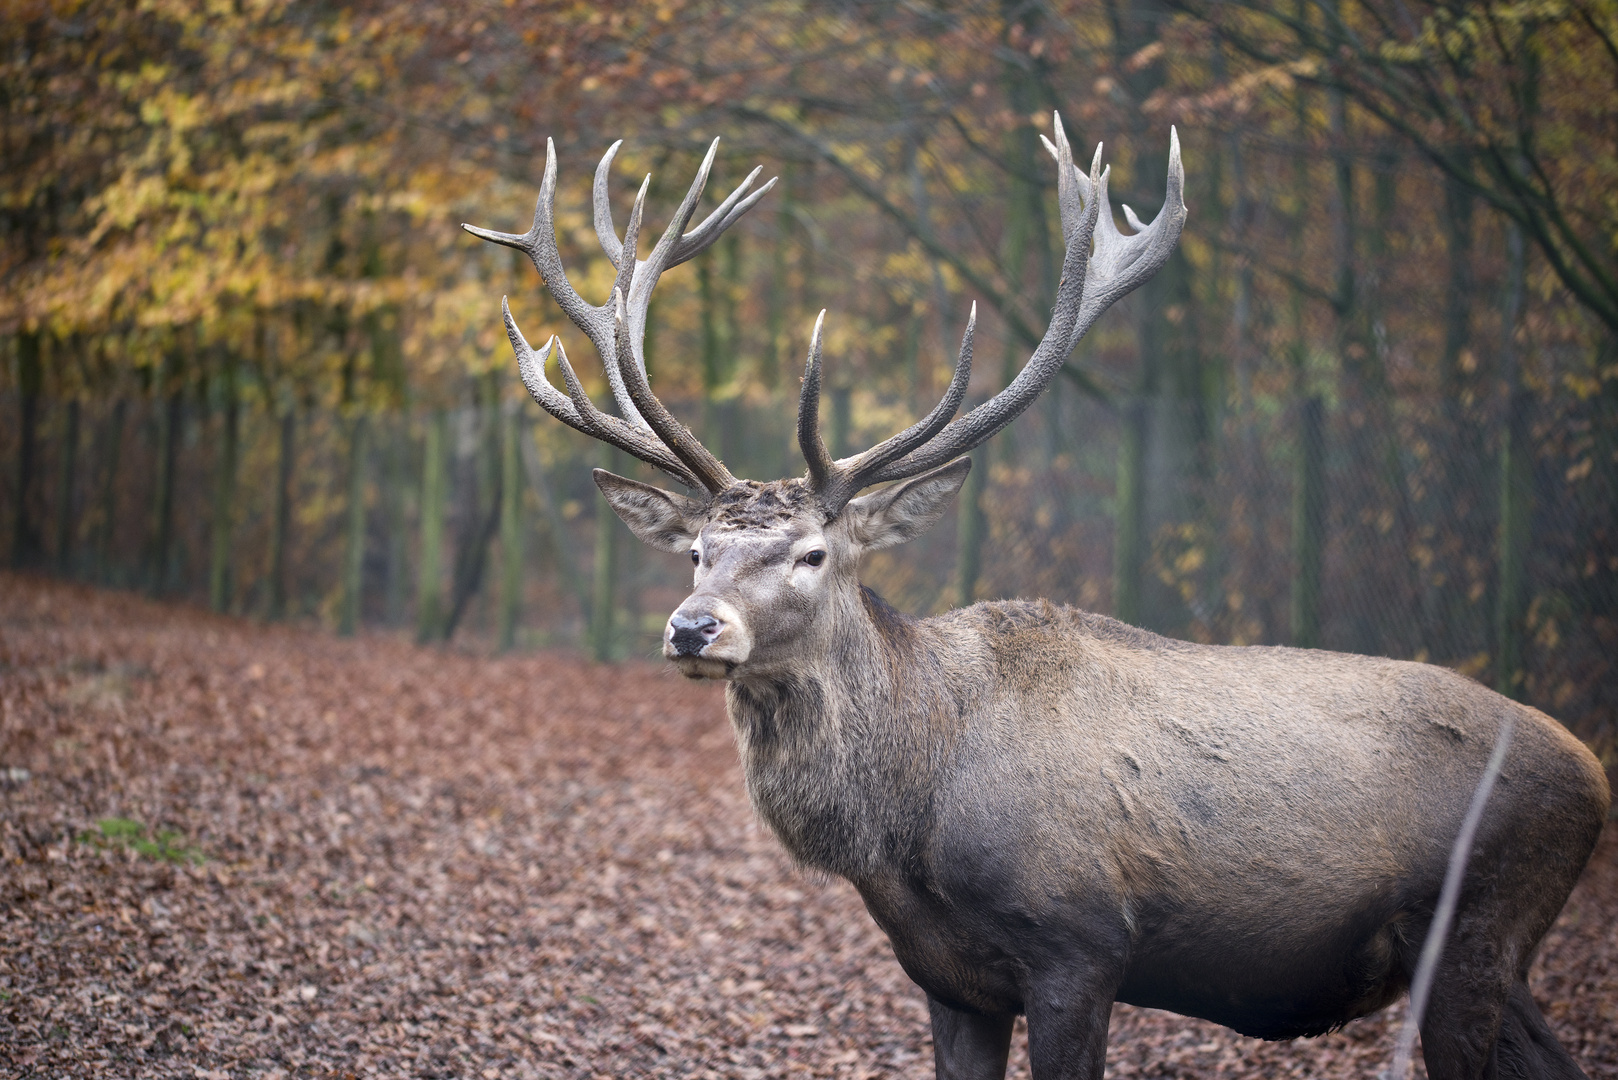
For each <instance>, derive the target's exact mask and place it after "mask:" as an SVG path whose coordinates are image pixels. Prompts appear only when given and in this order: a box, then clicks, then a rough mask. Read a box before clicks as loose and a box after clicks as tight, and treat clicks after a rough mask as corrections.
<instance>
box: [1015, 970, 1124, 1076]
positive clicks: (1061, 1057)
mask: <svg viewBox="0 0 1618 1080" xmlns="http://www.w3.org/2000/svg"><path fill="white" fill-rule="evenodd" d="M1115 989H1116V988H1115V987H1114V986H1112V985H1110V984H1109V985H1106V986H1102V985H1098V984H1095V983H1092V982H1086V981H1085V980H1083V979H1079V978H1066V979H1061V980H1056V981H1051V982H1044V983H1041V984H1039V985H1037V986H1036V987H1035V988H1034V989H1033V992H1031V993H1030V994H1029V995H1028V1000H1027V1001H1026V1002H1025V1003H1024V1007H1025V1010H1026V1012H1027V1015H1028V1065H1029V1071H1030V1072H1032V1073H1033V1075H1034V1080H1101V1075H1102V1073H1103V1071H1104V1070H1105V1069H1106V1065H1107V1024H1108V1022H1109V1021H1110V1020H1111V1019H1112V999H1113V993H1114V991H1115Z"/></svg>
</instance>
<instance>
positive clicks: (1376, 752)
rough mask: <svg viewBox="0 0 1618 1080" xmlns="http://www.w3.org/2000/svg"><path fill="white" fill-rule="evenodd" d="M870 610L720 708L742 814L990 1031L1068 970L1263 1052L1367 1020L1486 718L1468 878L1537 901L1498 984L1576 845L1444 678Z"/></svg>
mask: <svg viewBox="0 0 1618 1080" xmlns="http://www.w3.org/2000/svg"><path fill="white" fill-rule="evenodd" d="M864 607H865V608H866V610H867V613H868V619H867V620H866V622H865V625H863V626H860V627H857V628H856V629H854V630H853V632H851V633H849V634H848V635H847V636H846V638H845V639H844V640H842V641H839V642H838V643H837V645H836V646H834V647H833V649H832V650H831V651H830V653H829V655H828V656H827V657H825V658H821V659H819V660H818V662H810V663H806V664H805V665H804V666H803V667H802V668H801V669H800V670H797V671H794V672H792V673H791V674H790V675H777V676H774V677H767V678H764V679H761V680H757V681H755V680H748V679H741V680H736V681H733V682H732V683H731V684H730V686H729V688H728V691H727V705H728V711H729V713H730V717H731V720H732V723H733V724H734V725H735V728H736V734H737V740H738V745H739V747H740V749H741V754H742V760H743V764H744V768H745V771H746V776H747V780H748V787H749V792H750V794H751V796H752V799H753V801H754V805H755V806H756V808H757V810H758V813H759V815H760V817H761V818H762V819H763V820H764V821H765V822H767V823H768V824H769V825H770V826H771V828H772V829H773V830H774V831H775V833H776V835H777V836H779V837H780V839H781V841H782V843H783V844H784V845H785V846H786V847H787V849H788V850H789V851H790V852H791V853H792V854H793V855H794V856H795V857H796V858H797V859H798V860H799V861H801V862H803V863H805V864H807V865H810V866H813V867H815V868H817V869H820V870H824V871H828V872H831V873H835V874H838V875H840V876H843V877H845V878H847V879H849V880H850V881H851V882H853V883H854V884H855V886H856V887H857V888H858V889H859V890H860V892H861V895H862V896H863V897H864V898H865V900H866V904H867V906H868V907H869V909H870V911H871V914H872V916H873V917H874V918H875V920H876V921H877V923H878V924H879V925H880V926H882V928H883V929H884V931H886V932H887V933H888V935H889V937H890V938H891V939H892V941H893V945H894V950H895V953H896V955H897V956H898V959H899V961H900V963H901V964H902V965H903V966H904V968H905V970H906V972H907V973H908V974H909V975H910V976H911V977H912V978H913V979H914V980H915V981H916V982H917V983H918V984H919V985H920V986H921V987H922V988H923V989H925V990H926V991H927V992H928V994H929V995H930V996H931V997H932V998H933V999H934V1000H935V1001H936V1002H938V1003H939V1004H941V1005H944V1006H946V1007H951V1008H954V1009H957V1010H970V1011H973V1012H978V1013H986V1014H998V1015H1010V1014H1014V1013H1016V1012H1021V1011H1024V1010H1025V1009H1027V1008H1028V1007H1029V1003H1030V999H1031V998H1033V997H1034V995H1035V993H1036V991H1037V987H1038V985H1039V982H1040V980H1041V978H1042V977H1049V976H1051V975H1052V974H1056V975H1058V976H1064V977H1065V976H1070V975H1071V974H1072V971H1073V970H1080V971H1094V972H1096V973H1098V977H1099V981H1101V982H1102V983H1103V984H1106V985H1104V986H1103V987H1101V988H1100V989H1104V990H1105V993H1104V995H1101V996H1100V997H1099V998H1098V1001H1099V1002H1101V1003H1104V1004H1106V1005H1109V1006H1110V1004H1111V1002H1112V1001H1113V1000H1115V999H1116V1000H1120V1001H1126V1002H1129V1003H1131V1004H1136V1005H1142V1006H1147V1007H1152V1008H1160V1009H1168V1010H1171V1011H1175V1012H1180V1013H1184V1014H1187V1015H1193V1016H1200V1017H1203V1018H1206V1019H1209V1020H1213V1021H1215V1022H1218V1023H1221V1024H1225V1025H1227V1026H1230V1027H1232V1028H1235V1029H1236V1030H1238V1031H1240V1032H1242V1033H1244V1034H1248V1035H1256V1036H1261V1037H1265V1038H1291V1037H1296V1036H1302V1035H1314V1034H1319V1033H1321V1032H1323V1031H1327V1030H1330V1029H1332V1028H1335V1027H1337V1026H1340V1025H1341V1024H1342V1023H1344V1022H1345V1021H1347V1020H1349V1019H1352V1018H1354V1017H1357V1016H1362V1015H1365V1014H1367V1013H1370V1012H1373V1011H1375V1010H1377V1009H1379V1008H1382V1007H1383V1006H1385V1005H1387V1004H1389V1003H1391V1002H1392V1001H1393V1000H1394V999H1395V998H1396V997H1397V996H1398V995H1399V994H1400V993H1401V992H1402V991H1403V990H1404V989H1405V986H1406V983H1407V981H1408V971H1409V969H1410V967H1411V966H1412V965H1413V962H1414V955H1413V952H1414V950H1415V949H1417V948H1419V946H1420V943H1421V940H1422V937H1423V933H1424V921H1425V919H1426V917H1427V916H1428V915H1430V913H1431V910H1432V907H1433V905H1434V903H1435V901H1436V898H1437V895H1438V890H1439V887H1440V885H1441V884H1442V881H1443V876H1444V869H1445V864H1446V861H1447V859H1448V856H1449V840H1448V838H1450V837H1453V835H1454V834H1455V831H1456V829H1457V828H1458V827H1459V823H1460V819H1461V816H1462V815H1463V814H1464V813H1465V810H1466V804H1467V799H1468V796H1469V795H1470V791H1471V783H1473V782H1474V781H1475V778H1476V776H1477V775H1478V774H1479V773H1480V772H1481V771H1482V768H1483V764H1484V761H1485V760H1486V759H1487V757H1488V754H1489V750H1490V748H1491V746H1492V745H1493V742H1494V737H1495V733H1496V730H1497V728H1498V725H1499V723H1500V722H1501V720H1503V719H1504V716H1505V714H1506V712H1507V711H1515V712H1516V713H1517V714H1518V717H1519V721H1518V722H1519V730H1520V732H1521V737H1522V739H1523V741H1522V743H1521V744H1520V746H1519V750H1518V754H1517V756H1516V758H1515V763H1514V766H1513V768H1512V769H1511V770H1510V771H1509V772H1508V774H1507V776H1506V777H1505V778H1504V779H1503V782H1502V783H1503V786H1502V788H1501V789H1500V793H1499V795H1498V798H1499V799H1500V802H1499V804H1497V806H1498V810H1497V812H1496V814H1495V815H1494V816H1493V818H1492V819H1491V821H1490V826H1491V828H1489V829H1485V831H1484V833H1483V834H1482V837H1481V838H1480V841H1479V844H1478V851H1479V855H1478V856H1477V858H1479V859H1480V860H1483V861H1484V862H1485V864H1491V863H1492V865H1494V866H1495V867H1496V872H1497V873H1498V872H1505V873H1508V874H1509V875H1512V876H1513V884H1514V886H1515V887H1516V888H1518V889H1522V890H1524V891H1525V892H1529V893H1537V895H1536V896H1535V897H1534V902H1531V903H1525V904H1519V905H1518V906H1517V907H1516V908H1515V909H1514V910H1513V911H1512V912H1510V917H1511V921H1512V923H1513V925H1512V926H1511V934H1510V938H1511V940H1512V941H1513V942H1514V943H1515V948H1516V949H1517V951H1518V955H1517V956H1515V957H1514V958H1513V960H1514V963H1518V964H1522V965H1523V966H1526V956H1527V950H1528V949H1529V948H1530V947H1531V945H1532V944H1533V943H1534V942H1537V941H1538V939H1539V937H1540V936H1541V935H1542V934H1543V932H1544V930H1545V929H1546V928H1548V926H1549V923H1550V921H1551V919H1553V918H1554V917H1555V914H1556V912H1557V911H1558V910H1559V909H1560V907H1561V904H1562V902H1563V899H1564V898H1565V891H1566V888H1568V887H1571V883H1572V880H1573V879H1574V878H1576V877H1577V874H1578V871H1579V869H1580V868H1582V865H1583V862H1584V859H1585V858H1586V857H1587V855H1588V852H1589V849H1590V847H1591V846H1592V845H1593V844H1594V841H1595V837H1596V834H1597V833H1598V832H1599V830H1600V826H1601V820H1602V814H1601V813H1600V810H1601V808H1602V807H1603V806H1604V799H1605V779H1604V777H1603V775H1602V773H1601V772H1600V770H1599V769H1598V768H1596V767H1595V763H1594V761H1593V759H1591V758H1590V757H1589V755H1588V754H1586V753H1583V752H1581V750H1582V748H1581V747H1580V746H1579V744H1578V743H1577V741H1576V740H1574V739H1573V738H1572V737H1571V736H1570V735H1568V734H1567V732H1566V730H1565V729H1564V728H1562V727H1561V725H1559V724H1557V723H1555V722H1554V721H1552V720H1550V719H1549V718H1548V717H1545V716H1544V715H1543V714H1541V713H1538V712H1536V711H1534V710H1531V709H1526V708H1524V707H1522V706H1519V705H1516V704H1515V703H1512V702H1509V701H1507V700H1506V699H1504V698H1501V697H1499V696H1498V695H1495V694H1493V693H1492V692H1490V691H1488V690H1485V689H1484V688H1482V687H1480V686H1478V685H1477V684H1476V683H1474V682H1471V681H1470V680H1467V679H1464V678H1462V677H1460V676H1457V675H1455V674H1453V673H1451V672H1448V671H1445V670H1443V669H1438V668H1433V667H1431V666H1428V665H1421V664H1411V663H1401V662H1396V661H1388V660H1377V659H1372V658H1368V657H1359V656H1348V655H1343V654H1337V653H1326V652H1305V651H1300V650H1294V649H1281V648H1224V647H1217V646H1205V645H1193V644H1188V643H1185V642H1178V641H1172V640H1169V639H1165V638H1161V637H1157V636H1156V635H1152V634H1148V633H1145V632H1143V631H1139V630H1135V629H1133V628H1130V627H1128V626H1125V625H1123V624H1121V623H1118V622H1116V621H1114V620H1111V619H1107V618H1105V617H1102V616H1097V615H1090V614H1087V613H1083V612H1077V611H1072V610H1070V609H1064V608H1057V607H1053V606H1051V605H1049V604H1043V603H1033V604H1023V603H1012V604H979V605H977V606H975V607H973V608H969V609H966V610H964V611H957V612H951V613H949V614H948V615H944V616H940V617H938V618H934V619H928V620H915V621H912V620H906V619H904V618H903V617H902V616H898V615H897V614H896V613H893V612H891V610H884V605H882V604H881V601H879V600H875V599H874V598H873V597H869V596H867V597H866V598H865V601H864ZM961 657H968V658H971V660H970V661H969V662H965V663H963V662H961V661H960V659H959V658H961ZM850 672H854V674H853V675H852V676H851V675H850ZM1524 828H1528V829H1530V830H1531V835H1529V836H1524V835H1523V833H1522V830H1523V829H1524ZM1511 852H1515V853H1516V860H1515V863H1514V864H1513V862H1512V861H1511V860H1510V859H1509V858H1506V857H1505V856H1507V855H1508V854H1509V853H1511ZM1491 855H1492V856H1494V858H1493V859H1491V858H1490V856H1491ZM1547 880H1548V881H1550V882H1551V884H1549V885H1548V886H1547V885H1546V884H1545V883H1546V881H1547ZM1042 963H1049V964H1050V965H1052V966H1053V967H1054V968H1056V971H1055V972H1054V973H1053V972H1046V971H1041V970H1040V966H1041V964H1042ZM1101 973H1104V976H1103V975H1101ZM1035 1011H1037V1003H1036V1005H1035ZM1031 1023H1032V1019H1031Z"/></svg>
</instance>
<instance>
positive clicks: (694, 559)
mask: <svg viewBox="0 0 1618 1080" xmlns="http://www.w3.org/2000/svg"><path fill="white" fill-rule="evenodd" d="M691 565H692V566H701V565H702V555H701V553H699V552H698V551H697V549H696V548H692V549H691Z"/></svg>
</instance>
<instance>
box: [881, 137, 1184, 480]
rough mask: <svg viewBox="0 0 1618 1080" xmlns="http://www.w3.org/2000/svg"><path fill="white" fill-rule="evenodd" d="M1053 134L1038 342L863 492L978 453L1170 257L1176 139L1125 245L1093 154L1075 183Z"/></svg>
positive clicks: (1177, 195)
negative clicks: (1049, 303) (1052, 293)
mask: <svg viewBox="0 0 1618 1080" xmlns="http://www.w3.org/2000/svg"><path fill="white" fill-rule="evenodd" d="M1055 127H1056V132H1055V133H1056V139H1055V141H1054V143H1053V142H1051V141H1049V140H1047V141H1046V148H1047V149H1049V150H1050V152H1051V154H1052V156H1054V157H1055V158H1056V168H1057V176H1058V188H1057V196H1058V201H1059V203H1060V205H1061V209H1062V233H1063V236H1064V237H1065V238H1066V242H1067V254H1066V256H1065V257H1064V259H1063V261H1062V280H1061V282H1060V283H1059V284H1058V286H1057V292H1056V306H1055V310H1054V311H1053V312H1052V314H1051V322H1050V325H1049V327H1047V328H1046V330H1045V336H1044V338H1043V339H1041V341H1040V343H1039V345H1038V347H1036V348H1035V349H1034V354H1033V356H1031V357H1029V359H1028V363H1027V364H1026V365H1025V366H1024V367H1023V369H1022V371H1021V372H1019V373H1018V375H1017V377H1016V378H1015V379H1013V380H1012V381H1011V385H1009V386H1007V387H1006V388H1005V389H1004V390H1002V391H1001V392H1000V393H999V394H997V395H995V396H994V397H993V398H991V399H990V400H988V401H986V402H984V403H983V404H982V405H979V406H978V407H977V408H975V409H973V410H972V411H971V412H969V413H967V414H966V415H965V416H963V417H960V418H959V419H956V420H953V421H951V422H950V423H949V424H948V425H946V426H945V427H944V429H943V430H942V431H940V432H939V433H938V435H937V437H936V438H934V439H933V440H932V441H931V442H929V443H927V444H925V445H922V446H919V447H917V448H916V449H915V450H913V451H911V452H910V453H908V454H906V455H905V456H904V457H902V458H899V459H898V460H896V461H893V462H891V463H890V464H888V465H886V466H884V467H882V468H880V469H877V470H875V471H874V472H872V473H871V474H870V475H869V476H867V477H865V478H864V482H865V483H866V484H876V483H881V482H883V481H886V480H898V479H901V478H902V477H906V476H914V475H916V474H917V473H920V472H924V471H926V470H927V469H930V468H932V467H934V466H935V465H941V464H943V463H944V462H946V461H948V460H949V459H950V458H952V457H955V456H957V455H960V454H963V453H966V452H967V451H968V450H971V449H972V448H973V447H975V446H979V445H981V444H982V443H983V442H984V441H985V440H987V439H989V438H990V437H991V436H993V435H994V434H995V433H996V432H998V431H1000V430H1001V429H1002V428H1004V427H1005V426H1006V425H1007V424H1009V423H1011V421H1012V420H1014V419H1016V418H1017V417H1018V416H1019V415H1021V413H1022V412H1023V410H1024V409H1026V408H1028V406H1029V405H1031V404H1033V402H1034V399H1035V398H1037V397H1038V396H1039V395H1040V393H1041V392H1043V391H1044V389H1045V388H1046V386H1048V385H1049V384H1050V381H1051V379H1053V378H1055V376H1056V372H1057V371H1058V370H1059V369H1060V368H1061V366H1062V364H1063V363H1064V362H1066V360H1067V357H1068V354H1070V353H1071V352H1072V351H1073V348H1074V346H1076V345H1077V344H1078V342H1079V339H1080V338H1081V337H1083V336H1084V334H1085V332H1086V331H1088V330H1089V328H1090V327H1091V326H1092V325H1094V323H1095V320H1096V318H1097V317H1099V316H1100V314H1101V312H1103V311H1105V310H1106V309H1107V307H1109V306H1110V305H1111V304H1112V303H1113V302H1114V301H1116V300H1117V299H1118V298H1119V297H1121V296H1123V295H1124V294H1125V293H1128V292H1129V291H1131V290H1132V289H1134V288H1136V287H1137V286H1139V285H1140V284H1141V283H1142V282H1144V281H1145V280H1146V279H1147V278H1149V277H1151V276H1152V274H1154V273H1156V272H1157V270H1158V269H1159V268H1160V267H1162V265H1163V263H1164V262H1166V261H1167V260H1168V257H1169V254H1170V253H1171V252H1172V251H1173V250H1174V245H1175V243H1176V242H1178V240H1179V237H1180V230H1181V228H1182V227H1183V226H1184V224H1185V215H1186V210H1185V203H1184V201H1183V198H1182V195H1183V191H1184V186H1185V174H1184V169H1183V167H1182V165H1181V162H1180V139H1179V135H1178V133H1177V132H1174V131H1173V129H1170V136H1169V170H1168V184H1167V192H1166V196H1165V199H1164V203H1163V209H1162V211H1160V212H1159V213H1158V215H1157V218H1156V220H1154V221H1153V222H1152V224H1151V225H1149V226H1147V227H1146V228H1145V229H1144V231H1142V232H1139V233H1137V234H1136V235H1134V236H1129V237H1125V236H1123V235H1122V234H1121V233H1119V232H1118V228H1117V226H1116V224H1114V222H1113V220H1112V211H1111V207H1110V205H1109V203H1108V201H1107V181H1108V178H1109V176H1110V172H1111V171H1110V170H1109V169H1105V168H1102V167H1101V153H1100V149H1099V148H1097V151H1096V156H1095V158H1094V159H1093V161H1092V163H1091V166H1090V175H1089V176H1088V177H1081V176H1080V175H1079V173H1078V168H1077V166H1075V165H1074V163H1073V153H1072V148H1071V146H1070V145H1069V144H1068V141H1067V135H1066V133H1065V132H1064V131H1063V129H1062V122H1061V117H1059V116H1058V117H1057V118H1056V124H1055ZM1087 196H1088V197H1087ZM1092 244H1093V245H1094V253H1093V254H1092V253H1091V246H1092Z"/></svg>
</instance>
